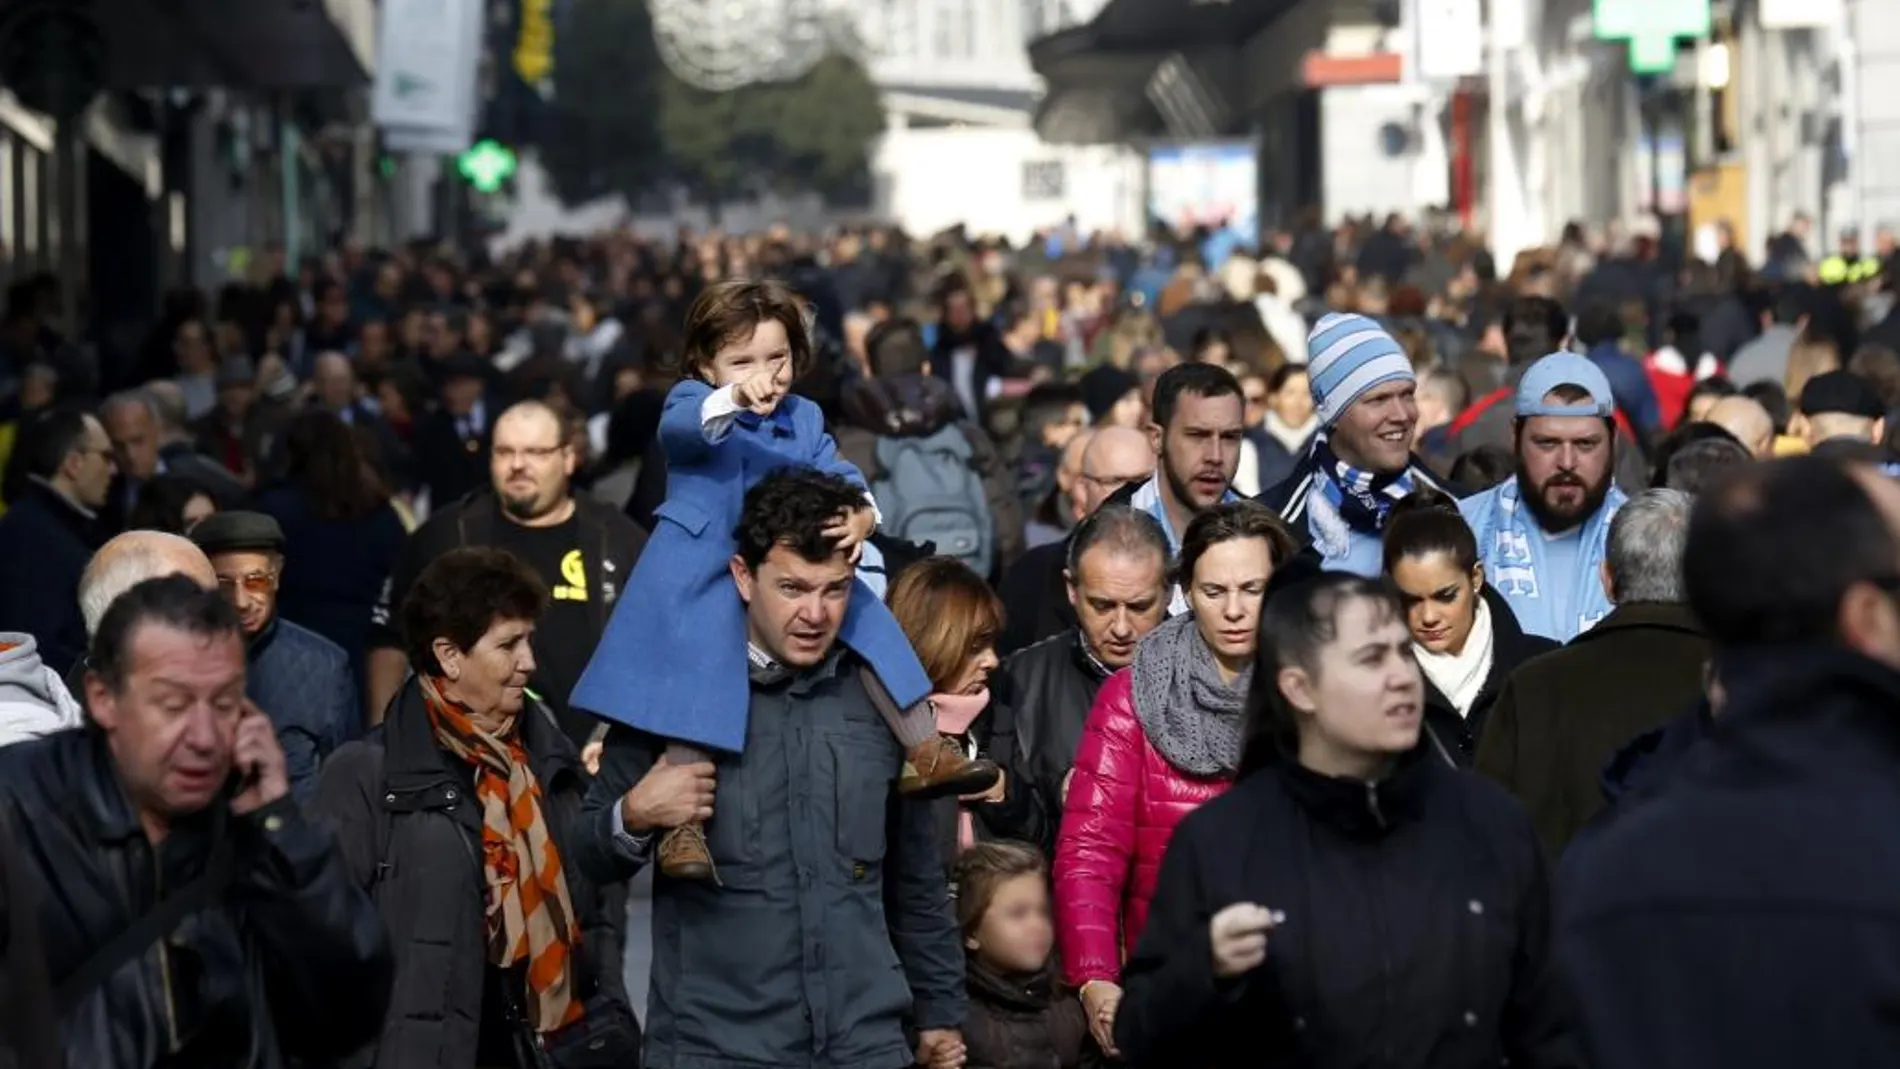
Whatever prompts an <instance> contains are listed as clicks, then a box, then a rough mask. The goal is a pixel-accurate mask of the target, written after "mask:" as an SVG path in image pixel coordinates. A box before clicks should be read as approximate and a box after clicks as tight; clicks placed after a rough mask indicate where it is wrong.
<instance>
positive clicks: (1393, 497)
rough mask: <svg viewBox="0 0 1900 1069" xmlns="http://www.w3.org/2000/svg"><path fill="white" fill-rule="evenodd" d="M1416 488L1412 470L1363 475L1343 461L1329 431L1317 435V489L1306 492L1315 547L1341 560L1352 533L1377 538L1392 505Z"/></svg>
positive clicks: (1314, 452) (1350, 544) (1314, 435)
mask: <svg viewBox="0 0 1900 1069" xmlns="http://www.w3.org/2000/svg"><path fill="white" fill-rule="evenodd" d="M1417 488H1418V478H1417V477H1416V476H1415V475H1414V474H1413V471H1412V468H1411V467H1410V466H1409V465H1408V466H1407V467H1406V468H1405V470H1404V471H1401V472H1399V473H1398V474H1396V475H1381V474H1379V473H1377V472H1371V471H1362V470H1361V469H1359V468H1355V467H1353V466H1352V465H1351V464H1348V463H1346V462H1345V461H1343V460H1341V459H1339V457H1338V455H1337V454H1335V453H1334V452H1333V449H1332V446H1330V445H1328V444H1327V442H1326V431H1325V430H1324V429H1321V430H1319V431H1315V432H1314V434H1313V485H1312V487H1311V488H1310V489H1308V490H1307V492H1306V512H1307V527H1308V529H1309V530H1311V531H1312V532H1313V546H1314V548H1316V549H1318V550H1319V552H1320V554H1321V555H1322V556H1325V557H1329V558H1331V557H1343V556H1345V555H1346V554H1347V552H1348V551H1349V550H1350V549H1351V546H1352V535H1353V532H1355V531H1357V532H1358V533H1360V534H1362V535H1367V536H1369V537H1372V538H1378V537H1379V535H1380V532H1382V531H1384V530H1385V521H1386V519H1387V518H1388V517H1390V516H1391V515H1392V506H1394V505H1396V504H1398V503H1399V502H1400V501H1403V500H1404V499H1405V498H1406V497H1407V496H1408V495H1409V494H1411V492H1412V491H1413V490H1416V489H1417Z"/></svg>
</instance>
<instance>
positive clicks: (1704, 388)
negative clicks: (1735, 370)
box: [1680, 375, 1742, 419]
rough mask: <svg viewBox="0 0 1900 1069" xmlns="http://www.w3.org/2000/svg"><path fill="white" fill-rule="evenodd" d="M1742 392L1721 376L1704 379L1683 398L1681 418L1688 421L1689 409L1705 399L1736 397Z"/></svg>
mask: <svg viewBox="0 0 1900 1069" xmlns="http://www.w3.org/2000/svg"><path fill="white" fill-rule="evenodd" d="M1741 392H1742V389H1741V387H1739V386H1737V385H1735V384H1734V383H1732V382H1730V381H1729V380H1727V379H1725V378H1723V377H1721V376H1719V375H1717V376H1714V377H1712V378H1706V379H1703V380H1701V381H1700V382H1697V383H1696V384H1695V385H1694V386H1691V387H1689V392H1688V394H1687V395H1685V396H1684V397H1683V399H1682V413H1681V416H1680V418H1682V419H1687V418H1688V416H1689V407H1690V406H1691V405H1693V404H1695V403H1696V402H1697V401H1698V400H1700V399H1702V398H1704V397H1714V398H1717V399H1720V398H1723V397H1734V396H1735V395H1736V394H1738V393H1741Z"/></svg>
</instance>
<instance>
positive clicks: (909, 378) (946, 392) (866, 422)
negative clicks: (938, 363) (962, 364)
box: [842, 375, 963, 438]
mask: <svg viewBox="0 0 1900 1069" xmlns="http://www.w3.org/2000/svg"><path fill="white" fill-rule="evenodd" d="M842 405H843V408H844V418H845V421H846V422H847V423H849V424H850V425H851V426H853V427H857V428H858V429H860V430H864V431H869V432H870V433H872V434H875V435H877V436H878V437H880V438H923V437H926V436H928V435H932V434H935V433H937V432H938V431H939V430H942V429H943V428H945V427H947V426H949V425H950V424H952V423H955V422H956V421H957V420H958V419H960V418H961V417H962V413H963V405H962V402H961V401H959V400H957V391H956V389H955V387H953V386H951V385H950V384H949V383H947V382H945V381H943V380H942V379H939V378H937V377H936V376H934V375H898V376H894V377H892V378H887V379H859V380H857V381H856V382H853V383H852V384H851V385H850V386H848V387H846V388H845V391H844V397H843V398H842Z"/></svg>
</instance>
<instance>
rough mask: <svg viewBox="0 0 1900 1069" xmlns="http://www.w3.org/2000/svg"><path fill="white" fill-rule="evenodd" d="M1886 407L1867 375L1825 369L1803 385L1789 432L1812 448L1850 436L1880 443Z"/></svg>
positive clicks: (1884, 426) (1884, 428) (1885, 420)
mask: <svg viewBox="0 0 1900 1069" xmlns="http://www.w3.org/2000/svg"><path fill="white" fill-rule="evenodd" d="M1886 416H1887V409H1886V406H1885V405H1882V404H1881V403H1880V394H1879V393H1877V392H1876V391H1875V390H1874V388H1873V385H1872V384H1870V383H1869V382H1868V381H1867V380H1866V379H1863V378H1861V377H1860V376H1859V375H1856V374H1854V373H1853V372H1851V371H1824V372H1822V373H1821V374H1819V375H1816V376H1814V377H1813V378H1811V379H1809V380H1808V384H1807V385H1806V386H1803V387H1802V388H1801V397H1800V399H1799V400H1798V401H1797V402H1796V411H1795V416H1794V419H1792V420H1790V421H1789V423H1788V433H1790V434H1792V435H1794V436H1795V437H1796V438H1800V439H1801V440H1803V441H1805V442H1807V443H1808V448H1809V449H1813V448H1814V447H1815V446H1818V445H1820V444H1821V443H1822V442H1827V441H1832V440H1834V439H1837V438H1847V439H1851V440H1853V441H1856V442H1872V443H1874V444H1876V445H1878V444H1879V443H1880V442H1881V440H1882V439H1884V438H1885V437H1886V433H1887V419H1886Z"/></svg>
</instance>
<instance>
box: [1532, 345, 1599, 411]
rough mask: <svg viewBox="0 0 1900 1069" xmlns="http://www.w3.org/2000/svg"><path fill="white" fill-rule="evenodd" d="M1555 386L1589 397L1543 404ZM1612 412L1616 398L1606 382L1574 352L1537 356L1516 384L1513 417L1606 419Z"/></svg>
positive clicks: (1588, 363) (1594, 368) (1585, 357)
mask: <svg viewBox="0 0 1900 1069" xmlns="http://www.w3.org/2000/svg"><path fill="white" fill-rule="evenodd" d="M1559 386H1574V387H1576V388H1577V389H1580V390H1583V391H1584V392H1586V393H1588V394H1589V395H1590V399H1589V400H1588V401H1576V402H1572V403H1569V404H1565V403H1564V402H1562V401H1546V400H1544V398H1545V397H1546V396H1548V395H1549V394H1550V391H1552V390H1554V389H1556V388H1557V387H1559ZM1615 413H1616V398H1615V397H1613V396H1611V394H1610V380H1609V379H1608V378H1606V377H1605V376H1604V374H1603V369H1602V368H1599V367H1597V366H1596V365H1595V364H1594V363H1591V361H1590V358H1589V357H1587V356H1581V355H1579V354H1577V353H1552V354H1550V355H1549V356H1546V357H1541V358H1540V359H1539V360H1538V361H1537V363H1535V364H1532V365H1531V366H1530V368H1529V369H1528V370H1526V371H1525V372H1524V377H1523V378H1522V379H1520V380H1519V381H1518V384H1517V418H1519V419H1529V418H1530V417H1532V416H1596V417H1598V418H1601V419H1609V418H1610V417H1611V416H1612V415H1614V414H1615Z"/></svg>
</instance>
